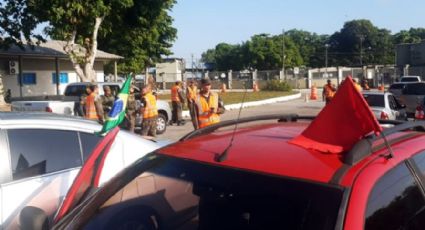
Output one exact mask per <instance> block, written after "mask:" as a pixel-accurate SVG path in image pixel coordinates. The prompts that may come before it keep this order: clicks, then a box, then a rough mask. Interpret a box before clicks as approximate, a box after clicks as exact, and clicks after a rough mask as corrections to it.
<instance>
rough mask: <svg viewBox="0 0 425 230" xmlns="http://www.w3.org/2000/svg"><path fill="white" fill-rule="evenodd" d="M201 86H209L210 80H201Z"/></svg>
mask: <svg viewBox="0 0 425 230" xmlns="http://www.w3.org/2000/svg"><path fill="white" fill-rule="evenodd" d="M201 85H211V80H210V79H209V78H202V79H201Z"/></svg>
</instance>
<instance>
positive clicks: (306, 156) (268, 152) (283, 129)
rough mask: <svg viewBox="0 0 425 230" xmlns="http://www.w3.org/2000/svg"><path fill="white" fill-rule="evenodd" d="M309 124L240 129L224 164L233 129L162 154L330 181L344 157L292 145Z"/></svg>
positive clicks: (200, 137)
mask: <svg viewBox="0 0 425 230" xmlns="http://www.w3.org/2000/svg"><path fill="white" fill-rule="evenodd" d="M308 124H309V123H302V122H297V123H288V124H281V123H280V124H278V125H276V124H267V125H260V126H252V127H249V128H241V129H238V130H237V131H236V133H235V138H234V142H233V144H232V147H231V148H230V149H229V150H228V157H227V159H226V160H225V161H223V162H220V163H218V162H215V161H214V157H215V156H216V154H220V153H222V152H223V151H224V150H225V148H226V147H227V146H228V145H229V142H230V139H231V135H232V130H228V131H222V132H214V133H212V134H208V135H203V136H199V137H195V138H193V139H190V140H187V141H181V142H177V143H175V144H173V145H170V146H168V147H166V148H164V149H161V150H159V152H160V153H162V154H166V155H172V156H175V157H181V158H187V159H192V160H196V161H202V162H205V163H209V164H216V165H222V166H227V167H232V168H240V169H247V170H253V171H258V172H263V173H270V174H275V175H280V176H288V177H294V178H299V179H307V180H313V181H318V182H327V181H329V180H330V179H331V178H332V176H333V174H334V173H335V171H336V170H337V169H338V168H339V167H341V165H342V161H341V159H340V157H339V156H337V155H324V154H323V153H320V152H318V151H314V150H307V149H305V148H302V147H299V146H296V145H293V144H290V143H288V141H289V140H291V139H292V138H294V137H295V136H297V135H298V134H300V133H301V132H302V131H303V130H304V129H305V127H306V126H307V125H308Z"/></svg>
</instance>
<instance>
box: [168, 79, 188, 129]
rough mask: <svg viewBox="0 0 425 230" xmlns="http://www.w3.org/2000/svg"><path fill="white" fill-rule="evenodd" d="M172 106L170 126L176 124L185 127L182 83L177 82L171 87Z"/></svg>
mask: <svg viewBox="0 0 425 230" xmlns="http://www.w3.org/2000/svg"><path fill="white" fill-rule="evenodd" d="M171 105H172V110H173V111H172V118H171V121H170V125H172V124H173V123H176V124H177V125H184V123H185V122H184V120H183V119H182V108H183V105H184V97H183V90H182V87H181V81H176V83H175V84H174V85H173V87H171Z"/></svg>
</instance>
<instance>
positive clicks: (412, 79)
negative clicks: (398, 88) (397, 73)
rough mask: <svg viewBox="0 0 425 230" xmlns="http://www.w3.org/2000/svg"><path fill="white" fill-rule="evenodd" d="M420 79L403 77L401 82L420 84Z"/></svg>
mask: <svg viewBox="0 0 425 230" xmlns="http://www.w3.org/2000/svg"><path fill="white" fill-rule="evenodd" d="M418 81H419V80H418V78H416V77H403V78H401V82H418Z"/></svg>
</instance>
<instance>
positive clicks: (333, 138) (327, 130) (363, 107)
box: [289, 77, 382, 153]
mask: <svg viewBox="0 0 425 230" xmlns="http://www.w3.org/2000/svg"><path fill="white" fill-rule="evenodd" d="M381 131H382V127H381V126H380V125H379V123H378V121H377V120H376V118H375V116H374V115H373V112H372V111H371V110H370V108H369V106H368V104H367V102H366V101H365V99H364V98H363V95H362V94H361V93H360V92H359V91H358V90H357V89H356V87H355V86H354V82H353V80H352V79H351V77H347V78H346V80H345V81H344V82H343V83H342V84H341V87H340V88H339V89H338V91H337V93H336V94H335V96H334V98H333V99H332V101H331V102H330V103H329V104H328V105H326V106H325V107H324V108H323V109H322V111H321V112H320V113H319V115H317V117H316V119H314V120H313V122H312V123H311V124H310V125H309V126H308V127H307V128H306V129H305V130H304V132H303V133H301V134H300V135H299V136H297V137H295V138H294V139H292V140H291V141H289V143H292V144H296V145H299V146H301V147H304V148H307V149H315V150H318V151H321V152H329V153H341V152H343V151H346V150H349V149H351V148H352V146H353V145H354V144H355V143H356V142H357V141H359V140H360V139H362V138H363V137H364V136H365V135H367V134H370V133H371V132H375V134H377V135H378V134H379V133H380V132H381Z"/></svg>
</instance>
